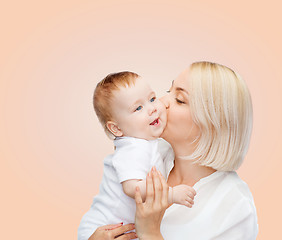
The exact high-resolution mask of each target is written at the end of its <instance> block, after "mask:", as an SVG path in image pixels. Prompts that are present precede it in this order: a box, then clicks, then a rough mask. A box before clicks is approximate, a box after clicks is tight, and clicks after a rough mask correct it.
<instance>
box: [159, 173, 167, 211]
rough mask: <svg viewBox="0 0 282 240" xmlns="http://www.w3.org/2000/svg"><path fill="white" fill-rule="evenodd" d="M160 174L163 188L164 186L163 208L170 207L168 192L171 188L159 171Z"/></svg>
mask: <svg viewBox="0 0 282 240" xmlns="http://www.w3.org/2000/svg"><path fill="white" fill-rule="evenodd" d="M158 174H159V177H160V180H161V183H162V186H163V192H162V204H163V206H166V207H168V190H169V187H168V185H167V182H166V180H165V178H164V176H163V175H162V174H161V172H160V171H158Z"/></svg>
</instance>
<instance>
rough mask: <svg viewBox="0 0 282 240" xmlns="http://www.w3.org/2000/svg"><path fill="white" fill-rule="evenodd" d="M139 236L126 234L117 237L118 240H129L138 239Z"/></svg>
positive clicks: (133, 233) (131, 233) (132, 233)
mask: <svg viewBox="0 0 282 240" xmlns="http://www.w3.org/2000/svg"><path fill="white" fill-rule="evenodd" d="M136 238H137V234H136V233H135V232H130V233H125V234H123V235H121V236H119V237H116V238H115V239H117V240H128V239H136Z"/></svg>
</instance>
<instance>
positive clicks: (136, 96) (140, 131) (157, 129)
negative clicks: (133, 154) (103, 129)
mask: <svg viewBox="0 0 282 240" xmlns="http://www.w3.org/2000/svg"><path fill="white" fill-rule="evenodd" d="M112 111H113V112H112V114H113V120H112V121H108V122H107V127H108V129H109V130H110V131H111V132H112V133H113V134H114V135H115V136H117V137H121V136H130V137H135V138H142V139H146V140H152V139H156V138H158V137H159V136H160V135H161V133H162V132H163V130H164V128H165V125H166V111H165V108H164V106H163V104H162V103H161V102H160V100H159V99H157V98H156V94H155V92H154V91H153V90H152V89H151V88H150V86H149V85H148V84H147V83H146V82H145V81H144V80H143V79H140V78H139V79H137V80H136V83H135V84H134V85H133V86H130V87H126V88H123V87H122V88H120V89H119V90H118V91H116V92H115V93H114V101H113V104H112ZM155 120H157V121H158V122H157V124H153V123H154V121H155Z"/></svg>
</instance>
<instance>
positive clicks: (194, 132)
mask: <svg viewBox="0 0 282 240" xmlns="http://www.w3.org/2000/svg"><path fill="white" fill-rule="evenodd" d="M190 94H191V91H190V87H189V68H188V69H186V70H185V71H184V72H182V73H181V74H180V75H179V76H178V77H177V78H176V79H175V80H174V81H173V83H172V86H171V88H170V90H169V91H168V94H167V95H166V96H164V97H163V98H161V101H162V102H163V103H164V105H165V107H166V110H167V125H166V128H165V129H164V132H163V134H162V136H161V137H163V138H164V139H165V140H166V141H168V142H169V143H170V144H171V146H172V148H173V150H174V153H175V162H174V168H173V169H172V171H171V172H170V175H169V177H168V181H167V183H166V182H165V181H162V180H161V176H155V180H154V181H153V182H152V181H151V179H150V178H147V184H148V185H147V188H150V189H151V190H150V191H152V192H147V194H151V195H153V196H154V197H153V198H152V199H153V200H152V199H151V200H150V201H151V202H150V201H149V203H147V199H146V202H145V203H144V205H143V206H145V207H143V206H142V205H141V203H140V197H138V194H139V193H138V191H137V192H136V197H135V201H136V231H137V234H138V236H139V238H140V239H141V240H147V239H155V240H162V239H163V237H162V235H161V233H160V224H161V220H162V217H163V214H164V211H165V209H166V207H168V206H167V205H166V204H165V203H163V201H164V202H166V200H165V199H164V198H165V197H166V194H165V193H166V191H167V188H168V187H173V186H176V185H179V184H187V185H189V186H193V185H194V184H195V183H196V182H198V181H199V180H200V179H201V178H204V177H207V176H209V175H210V174H212V173H213V172H215V170H214V169H212V168H209V167H205V166H200V165H198V164H193V163H192V162H191V161H189V160H182V159H180V158H179V156H187V155H189V154H191V153H192V152H193V151H194V149H195V147H196V142H195V139H196V138H197V136H198V135H199V133H200V129H199V128H198V127H197V126H196V125H195V123H194V122H193V119H192V114H191V110H190V106H189V96H190ZM156 178H158V179H159V180H157V179H156ZM160 195H162V196H163V197H162V201H160V200H159V197H158V196H160ZM144 208H145V210H144Z"/></svg>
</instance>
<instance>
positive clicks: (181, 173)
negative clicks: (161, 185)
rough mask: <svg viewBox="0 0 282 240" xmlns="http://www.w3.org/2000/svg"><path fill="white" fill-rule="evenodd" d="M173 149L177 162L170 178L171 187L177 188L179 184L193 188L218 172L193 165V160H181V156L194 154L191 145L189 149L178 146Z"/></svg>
mask: <svg viewBox="0 0 282 240" xmlns="http://www.w3.org/2000/svg"><path fill="white" fill-rule="evenodd" d="M172 147H173V150H174V152H175V161H174V168H173V169H172V171H171V172H170V175H169V177H168V184H169V185H170V186H176V185H179V184H187V185H189V186H193V185H194V184H195V183H196V182H198V181H199V180H200V179H201V178H204V177H207V176H209V175H211V174H212V173H214V172H215V171H216V170H215V169H213V168H211V167H206V166H201V165H199V164H197V163H193V160H185V159H181V158H179V156H188V155H190V154H191V153H192V152H193V151H192V150H191V148H189V147H191V145H190V146H189V147H187V146H186V147H185V146H180V145H179V144H178V145H177V147H176V148H174V146H172ZM183 150H185V151H183Z"/></svg>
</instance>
